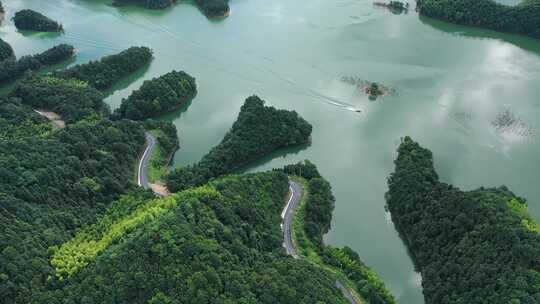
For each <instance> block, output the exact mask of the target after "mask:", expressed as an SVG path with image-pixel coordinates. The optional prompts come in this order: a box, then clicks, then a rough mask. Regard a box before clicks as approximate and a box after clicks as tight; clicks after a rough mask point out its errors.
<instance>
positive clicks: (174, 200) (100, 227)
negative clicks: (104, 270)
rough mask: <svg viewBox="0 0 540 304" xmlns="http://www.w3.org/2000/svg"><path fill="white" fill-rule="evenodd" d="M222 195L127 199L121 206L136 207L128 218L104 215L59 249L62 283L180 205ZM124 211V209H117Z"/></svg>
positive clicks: (198, 192) (56, 262) (193, 192)
mask: <svg viewBox="0 0 540 304" xmlns="http://www.w3.org/2000/svg"><path fill="white" fill-rule="evenodd" d="M219 195H220V194H219V193H218V192H217V191H216V190H215V189H213V188H211V187H209V186H202V187H199V188H195V189H190V190H186V191H183V192H180V193H177V194H175V195H173V196H170V197H167V198H160V199H154V200H150V201H145V202H142V203H141V202H139V201H137V199H136V198H133V197H130V196H125V197H123V198H122V199H121V200H120V201H118V202H117V203H118V204H124V205H137V206H138V207H137V208H136V209H135V210H134V211H132V212H130V213H128V214H125V215H119V214H116V213H115V212H114V211H113V212H112V213H110V214H107V215H105V216H104V217H103V218H102V219H101V220H100V221H99V222H98V223H96V224H94V225H92V226H90V227H88V228H86V229H83V230H82V231H80V232H79V233H77V235H76V236H75V237H74V238H73V239H71V240H70V241H68V242H67V243H64V244H63V245H62V246H61V247H60V248H58V249H57V250H56V251H55V252H54V255H53V256H52V259H51V265H52V266H53V267H55V269H56V275H57V276H58V278H59V279H60V280H63V279H65V278H67V277H71V276H73V275H74V274H75V273H77V272H78V271H80V270H81V269H82V268H84V267H85V266H86V265H88V264H89V263H91V262H93V261H94V260H95V259H96V257H97V256H98V255H99V254H100V253H102V252H103V251H104V250H106V249H107V248H108V247H109V246H111V245H113V244H115V243H117V242H119V241H120V240H121V239H122V238H123V237H124V236H125V235H126V234H128V233H129V232H130V231H133V230H134V229H135V228H137V227H138V226H140V225H142V224H144V223H146V222H148V221H153V220H155V219H156V218H158V217H160V216H162V215H164V214H166V213H167V212H169V211H170V210H172V209H174V208H175V207H176V206H178V204H179V203H181V202H183V201H186V200H190V199H193V198H197V199H202V198H204V197H216V196H219ZM118 209H125V208H118Z"/></svg>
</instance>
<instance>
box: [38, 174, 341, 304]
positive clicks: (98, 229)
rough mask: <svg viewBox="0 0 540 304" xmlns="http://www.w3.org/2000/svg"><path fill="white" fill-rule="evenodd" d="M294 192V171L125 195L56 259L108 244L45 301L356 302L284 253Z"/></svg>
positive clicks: (88, 252) (319, 272)
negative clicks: (285, 220) (162, 193)
mask: <svg viewBox="0 0 540 304" xmlns="http://www.w3.org/2000/svg"><path fill="white" fill-rule="evenodd" d="M287 191H288V181H287V176H286V175H284V174H283V173H280V172H267V173H258V174H250V175H245V176H229V177H226V178H224V179H220V180H215V181H213V182H211V183H210V184H209V185H206V186H203V187H200V188H195V189H190V190H186V191H183V192H180V193H177V194H175V195H173V196H172V197H170V198H165V199H157V200H156V199H154V200H150V201H147V202H146V203H142V202H141V200H140V199H137V198H131V197H129V196H128V197H124V198H123V199H121V200H120V201H118V202H117V203H115V204H113V206H112V207H111V208H110V209H109V211H108V212H107V214H106V216H105V217H103V219H102V220H101V221H99V222H98V223H97V224H95V225H93V226H90V227H88V228H87V229H84V230H82V231H81V232H80V233H79V234H77V236H76V237H75V238H74V239H73V240H72V241H70V242H68V243H66V244H65V246H67V247H64V246H62V247H61V248H59V250H58V251H57V253H56V254H55V258H57V260H56V261H57V262H55V263H56V264H58V263H59V262H60V261H61V260H62V259H63V258H67V259H69V258H71V257H74V256H81V255H78V254H77V253H70V254H68V255H62V253H63V252H65V250H71V249H73V250H81V249H82V250H83V252H82V253H81V254H82V256H88V255H91V254H92V252H93V251H92V250H87V249H84V248H88V247H85V246H84V245H83V244H95V247H99V248H102V251H100V252H99V253H98V254H97V256H96V257H94V258H92V259H90V260H88V261H89V262H88V263H87V264H86V265H84V266H83V267H82V268H81V269H79V271H78V272H77V273H74V274H73V275H72V276H71V277H66V278H65V279H64V281H63V282H62V284H63V285H65V287H64V288H63V289H62V290H59V291H55V292H50V293H48V294H47V295H46V299H47V301H48V303H65V301H68V302H69V301H75V302H77V301H79V300H82V301H83V302H84V303H104V302H105V303H108V302H118V303H128V302H129V303H135V304H137V303H141V304H142V303H223V304H225V303H230V304H232V303H246V304H247V303H269V304H270V303H271V304H274V303H306V304H307V303H309V304H312V303H333V304H334V303H336V304H338V303H342V304H345V303H348V302H347V301H346V300H345V299H344V298H343V297H342V296H341V293H340V292H339V290H338V289H337V288H335V285H334V284H335V282H334V280H333V279H332V278H331V276H329V275H328V273H327V272H325V271H324V270H321V269H319V268H317V267H314V266H313V265H311V264H309V263H307V262H303V261H300V260H294V259H292V258H290V257H287V256H285V254H284V249H283V247H282V242H283V239H282V234H281V229H280V223H281V217H280V211H281V209H282V208H283V204H284V199H285V196H286V194H287ZM74 245H77V246H74ZM69 248H71V249H69ZM92 248H93V247H92ZM88 249H90V248H88ZM59 283H60V282H58V284H59ZM59 286H60V285H59ZM81 295H83V296H82V299H81Z"/></svg>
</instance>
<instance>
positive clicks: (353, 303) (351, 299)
mask: <svg viewBox="0 0 540 304" xmlns="http://www.w3.org/2000/svg"><path fill="white" fill-rule="evenodd" d="M336 287H337V288H338V289H339V290H341V293H342V294H343V296H344V297H345V298H346V299H347V300H349V302H351V304H362V303H361V302H359V301H357V300H356V298H355V297H354V296H353V294H352V293H351V291H350V289H349V288H347V287H345V286H344V285H343V283H341V282H340V281H336Z"/></svg>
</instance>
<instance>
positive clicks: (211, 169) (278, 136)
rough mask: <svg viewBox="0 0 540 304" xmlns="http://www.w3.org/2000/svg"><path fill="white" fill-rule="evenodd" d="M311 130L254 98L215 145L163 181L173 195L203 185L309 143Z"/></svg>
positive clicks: (295, 116) (289, 114) (294, 116)
mask: <svg viewBox="0 0 540 304" xmlns="http://www.w3.org/2000/svg"><path fill="white" fill-rule="evenodd" d="M311 131H312V126H311V125H310V124H309V123H308V122H307V121H305V120H304V119H303V118H302V117H300V116H299V115H298V114H297V113H296V112H295V111H287V110H278V109H276V108H274V107H271V106H265V105H264V101H263V100H262V99H260V98H259V97H257V96H251V97H249V98H247V99H246V101H245V103H244V105H243V106H242V108H241V109H240V113H239V114H238V118H237V119H236V121H235V122H234V124H233V126H232V128H231V129H230V130H229V132H227V134H226V135H225V137H224V138H223V140H222V141H221V143H220V144H219V145H217V146H216V147H214V148H212V149H211V150H210V152H209V153H208V154H206V155H205V156H203V158H202V159H201V161H199V162H198V163H196V164H194V165H190V166H187V167H182V168H177V169H176V170H175V171H173V172H171V174H169V176H168V177H167V187H168V188H169V190H171V191H173V192H176V191H181V190H184V189H187V188H190V187H194V186H200V185H202V184H205V183H206V182H207V181H208V180H209V179H211V178H214V177H218V176H220V175H224V174H228V173H231V172H232V171H233V170H235V169H238V168H239V167H241V166H243V165H245V164H247V163H248V162H250V161H253V160H255V159H257V158H259V157H262V156H264V155H266V154H268V153H270V152H272V151H274V150H277V149H280V148H285V147H290V146H295V145H302V144H307V143H309V140H310V136H311Z"/></svg>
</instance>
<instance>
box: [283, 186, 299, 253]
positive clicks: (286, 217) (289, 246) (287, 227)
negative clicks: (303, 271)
mask: <svg viewBox="0 0 540 304" xmlns="http://www.w3.org/2000/svg"><path fill="white" fill-rule="evenodd" d="M289 190H290V191H291V197H290V198H289V201H288V202H287V205H286V206H285V209H283V212H282V213H281V217H282V218H283V224H282V227H281V228H282V229H283V238H284V240H285V242H284V243H283V245H284V246H285V249H286V250H287V254H288V255H290V256H292V257H293V258H295V259H298V258H300V256H299V255H298V252H297V250H296V248H295V247H294V243H293V240H292V222H293V219H294V212H295V211H296V209H297V208H298V206H299V205H300V200H301V198H302V193H303V189H302V186H300V185H299V184H298V183H296V182H293V181H289Z"/></svg>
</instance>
